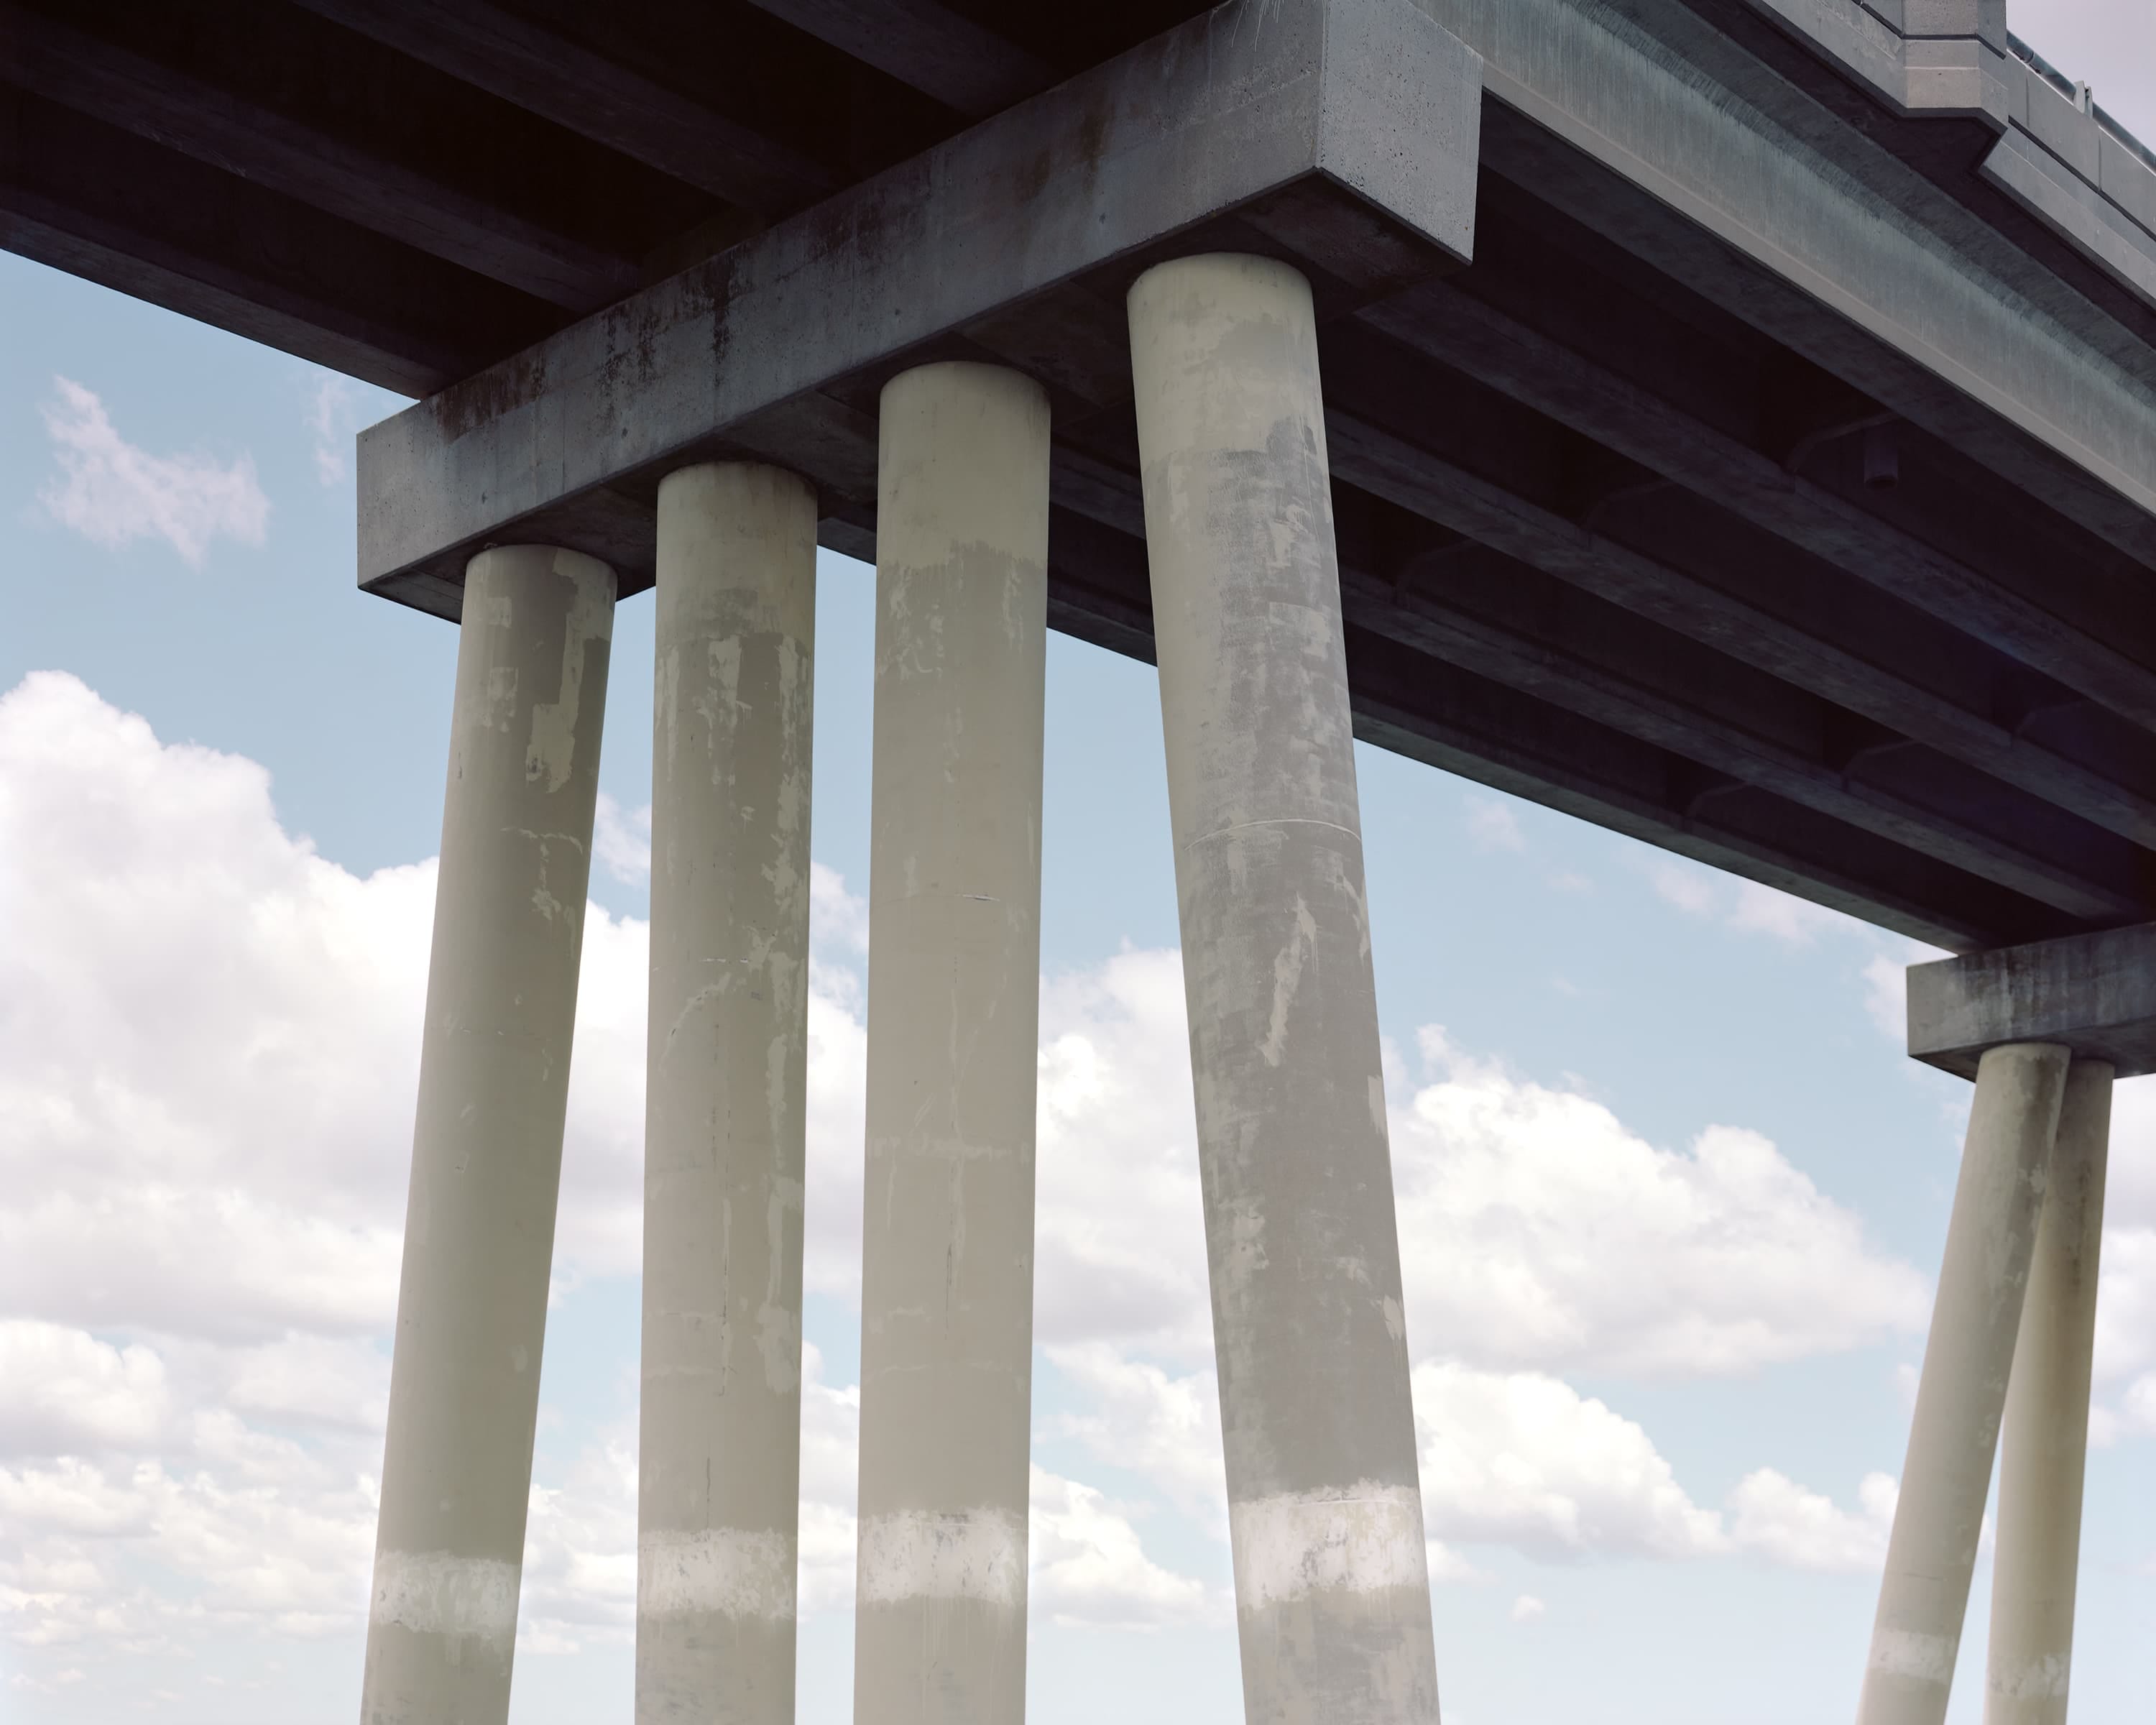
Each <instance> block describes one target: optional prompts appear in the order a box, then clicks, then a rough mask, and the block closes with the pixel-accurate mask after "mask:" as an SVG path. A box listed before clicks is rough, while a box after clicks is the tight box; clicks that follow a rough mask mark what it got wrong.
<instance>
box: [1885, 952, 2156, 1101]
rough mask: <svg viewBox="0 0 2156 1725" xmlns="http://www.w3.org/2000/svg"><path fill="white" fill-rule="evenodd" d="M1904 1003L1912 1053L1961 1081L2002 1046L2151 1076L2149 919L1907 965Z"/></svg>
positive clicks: (2154, 1025) (2154, 1002) (2154, 1004)
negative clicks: (2057, 1050) (2047, 1051)
mask: <svg viewBox="0 0 2156 1725" xmlns="http://www.w3.org/2000/svg"><path fill="white" fill-rule="evenodd" d="M1908 1000H1909V1005H1908V1012H1909V1054H1910V1057H1911V1058H1912V1059H1913V1060H1922V1061H1924V1062H1925V1063H1926V1064H1927V1065H1933V1066H1939V1067H1943V1069H1945V1070H1947V1071H1949V1072H1958V1073H1960V1074H1961V1075H1962V1076H1963V1077H1964V1078H1968V1077H1973V1076H1974V1075H1975V1072H1976V1062H1977V1057H1978V1056H1979V1055H1981V1054H1982V1053H1983V1052H1984V1050H1986V1049H1987V1048H1995V1047H1997V1046H1998V1045H1999V1044H2001V1043H2006V1042H2057V1043H2063V1044H2064V1045H2066V1047H2068V1048H2070V1049H2071V1050H2073V1051H2074V1052H2075V1053H2076V1055H2081V1056H2082V1057H2083V1058H2085V1059H2088V1060H2105V1061H2108V1062H2109V1063H2110V1064H2111V1065H2112V1067H2113V1069H2114V1070H2116V1071H2117V1076H2119V1077H2121V1078H2133V1077H2137V1076H2139V1075H2141V1074H2142V1073H2144V1072H2156V922H2143V923H2141V924H2139V925H2138V926H2136V927H2132V928H2112V929H2106V930H2104V931H2103V932H2101V933H2097V934H2076V935H2068V936H2066V937H2064V938H2063V939H2060V940H2051V941H2036V942H2031V943H2030V944H2029V945H2027V946H2023V947H1997V948H1994V950H1993V951H1991V952H1972V953H1969V955H1967V956H1966V957H1960V958H1942V959H1939V960H1938V961H1936V962H1935V963H1930V964H1912V965H1911V966H1910V967H1909V994H1908Z"/></svg>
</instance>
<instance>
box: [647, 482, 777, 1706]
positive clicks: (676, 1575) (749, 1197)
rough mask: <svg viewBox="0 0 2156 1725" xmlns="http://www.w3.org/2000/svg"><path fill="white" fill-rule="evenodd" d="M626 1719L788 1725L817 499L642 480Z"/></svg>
mask: <svg viewBox="0 0 2156 1725" xmlns="http://www.w3.org/2000/svg"><path fill="white" fill-rule="evenodd" d="M657 599H658V613H659V614H658V649H657V676H656V680H655V684H654V697H653V723H652V732H653V736H652V768H651V1019H650V1030H649V1036H650V1042H649V1055H648V1064H647V1068H646V1071H647V1080H646V1089H645V1096H644V1393H643V1403H642V1407H641V1411H640V1419H639V1467H638V1476H637V1479H638V1486H637V1570H636V1717H637V1720H638V1722H639V1725H658V1722H660V1721H675V1720H683V1721H685V1720H694V1721H696V1722H697V1725H710V1722H711V1721H715V1720H716V1721H723V1722H726V1725H792V1722H793V1613H794V1567H795V1554H796V1548H797V1543H798V1524H799V1501H800V1495H801V1194H802V1179H803V1168H802V1158H803V1145H804V1138H805V1133H806V1129H807V1107H808V1094H807V1091H808V786H809V778H808V773H809V764H808V763H809V728H810V710H811V699H810V697H811V694H812V680H813V679H812V668H813V662H814V640H815V623H816V497H815V493H814V490H813V489H812V488H811V487H810V486H809V485H808V483H807V482H806V481H805V480H801V479H798V478H797V477H795V476H794V475H792V474H790V473H785V472H783V471H781V470H778V469H776V468H770V467H759V466H753V465H747V464H740V463H735V464H725V465H702V466H696V467H690V468H685V469H684V470H681V471H680V472H679V473H675V474H671V475H669V476H668V477H667V478H666V479H665V480H663V481H662V482H661V483H660V487H659V591H658V594H657Z"/></svg>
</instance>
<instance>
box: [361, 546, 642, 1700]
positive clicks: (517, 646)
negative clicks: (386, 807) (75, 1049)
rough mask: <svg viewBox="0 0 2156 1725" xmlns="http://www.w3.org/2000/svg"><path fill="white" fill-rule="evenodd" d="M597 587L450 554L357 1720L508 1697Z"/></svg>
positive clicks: (578, 892)
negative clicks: (425, 944)
mask: <svg viewBox="0 0 2156 1725" xmlns="http://www.w3.org/2000/svg"><path fill="white" fill-rule="evenodd" d="M613 600H614V578H613V571H612V570H610V569H608V567H606V565H605V564H603V563H601V562H597V561H595V560H594V559H593V558H591V557H584V556H582V555H580V554H579V553H577V552H570V551H558V550H555V549H553V548H552V547H546V546H533V545H519V546H507V547H500V548H498V549H495V550H490V551H485V552H481V553H480V555H479V556H478V557H475V558H473V559H472V561H471V564H470V567H469V569H468V570H467V572H466V573H465V598H464V626H463V632H462V634H461V636H460V638H459V644H458V649H457V680H456V699H455V706H454V716H453V717H452V720H451V726H450V733H449V795H448V798H447V800H446V803H445V806H444V810H443V815H442V856H441V865H440V873H439V877H438V880H437V883H436V886H435V896H434V954H433V957H432V960H431V963H430V965H429V973H428V982H427V1011H426V1024H425V1030H424V1034H423V1042H422V1045H421V1053H420V1059H419V1102H418V1124H417V1127H416V1130H415V1132H414V1133H413V1147H412V1186H411V1196H410V1200H409V1204H408V1209H407V1210H406V1214H405V1225H404V1268H403V1285H402V1286H401V1288H400V1289H399V1291H398V1302H397V1342H396V1353H395V1356H394V1360H393V1364H392V1367H391V1373H390V1387H389V1431H388V1446H387V1450H386V1453H385V1455H384V1457H383V1461H382V1508H381V1515H380V1522H379V1525H378V1530H377V1537H376V1545H375V1555H374V1588H373V1595H372V1608H371V1612H370V1620H369V1623H368V1626H367V1665H366V1675H365V1679H364V1682H365V1688H364V1692H363V1698H362V1704H361V1710H360V1717H361V1718H362V1721H363V1722H364V1725H434V1722H437V1721H443V1720H456V1721H458V1722H459V1725H499V1722H500V1721H502V1720H503V1719H505V1718H506V1717H507V1715H508V1712H509V1679H510V1664H511V1656H512V1655H513V1653H514V1651H515V1647H516V1599H517V1590H518V1585H519V1582H520V1580H521V1574H522V1567H523V1559H524V1520H525V1510H526V1503H527V1501H528V1499H529V1497H530V1495H531V1443H532V1434H533V1430H534V1426H535V1425H536V1420H537V1415H538V1407H539V1358H540V1347H541V1343H542V1339H543V1337H544V1332H545V1329H546V1322H547V1278H548V1274H549V1271H550V1270H551V1267H552V1258H553V1249H554V1212H555V1201H556V1199H557V1195H558V1193H559V1190H560V1186H561V1171H562V1117H563V1111H564V1107H565V1106H566V1103H567V1095H568V1083H569V1047H570V1033H571V1029H572V1025H573V1024H574V1021H575V1018H576V1006H577V962H578V959H579V957H580V956H581V952H582V948H583V930H584V888H585V886H586V882H587V880H588V875H589V871H590V855H591V842H592V815H593V805H594V803H595V801H596V799H597V797H598V764H599V734H600V723H601V720H602V717H603V713H604V711H605V706H606V685H607V659H608V646H609V644H610V641H611V639H612V634H613Z"/></svg>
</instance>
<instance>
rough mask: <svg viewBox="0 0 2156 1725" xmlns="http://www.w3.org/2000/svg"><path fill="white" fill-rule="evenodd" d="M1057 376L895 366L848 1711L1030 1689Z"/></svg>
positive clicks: (939, 1719)
mask: <svg viewBox="0 0 2156 1725" xmlns="http://www.w3.org/2000/svg"><path fill="white" fill-rule="evenodd" d="M1048 439H1049V413H1048V399H1047V397H1046V396H1045V393H1043V392H1042V391H1041V389H1040V388H1039V386H1038V385H1036V384H1034V383H1033V382H1029V381H1028V380H1027V379H1026V378H1024V377H1020V376H1019V374H1018V373H1017V372H1010V371H1005V370H1003V369H1001V368H998V367H990V366H979V365H968V364H954V365H932V366H925V367H920V368H918V369H916V370H914V371H911V372H903V373H901V375H900V376H899V377H896V378H894V379H893V380H892V381H891V383H890V384H889V385H888V386H887V387H886V388H885V390H884V392H883V402H882V422H881V439H880V501H879V505H878V511H877V513H878V526H879V528H880V531H879V534H878V539H877V562H876V677H875V764H874V768H873V778H874V793H873V794H874V808H873V812H872V815H871V829H870V865H869V866H870V874H869V930H870V954H869V999H868V1106H867V1138H868V1143H867V1153H868V1177H867V1197H866V1215H865V1225H864V1229H863V1235H864V1238H863V1241H862V1259H861V1456H860V1557H859V1571H858V1582H859V1598H858V1601H857V1607H856V1617H855V1655H854V1709H855V1711H854V1717H855V1719H856V1721H858V1722H860V1725H1017V1722H1018V1721H1019V1719H1020V1718H1022V1717H1023V1716H1024V1707H1025V1599H1026V1507H1027V1485H1028V1477H1029V1469H1028V1463H1029V1449H1030V1441H1031V1435H1032V1434H1031V1413H1032V1394H1033V1371H1032V1366H1033V1189H1034V1173H1033V1148H1034V1063H1035V1059H1036V1053H1035V1041H1036V1037H1037V1033H1038V1029H1039V1014H1040V1003H1039V985H1040V977H1039V966H1040V797H1041V737H1042V732H1041V726H1042V696H1043V691H1044V681H1043V680H1044V677H1045V664H1046V659H1045V654H1046V641H1047V605H1048V570H1047V558H1048Z"/></svg>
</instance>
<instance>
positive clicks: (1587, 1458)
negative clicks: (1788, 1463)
mask: <svg viewBox="0 0 2156 1725" xmlns="http://www.w3.org/2000/svg"><path fill="white" fill-rule="evenodd" d="M1414 1400H1415V1425H1416V1426H1417V1428H1418V1430H1419V1431H1420V1433H1421V1435H1422V1445H1423V1448H1422V1493H1423V1514H1424V1518H1425V1520H1426V1521H1427V1522H1428V1523H1429V1525H1430V1531H1431V1532H1432V1533H1434V1534H1435V1535H1436V1536H1438V1537H1439V1538H1442V1539H1444V1540H1446V1541H1448V1542H1451V1543H1458V1544H1502V1545H1508V1546H1511V1547H1512V1548H1515V1549H1517V1550H1520V1551H1524V1552H1527V1553H1530V1554H1532V1555H1534V1556H1537V1557H1542V1558H1556V1559H1560V1560H1561V1559H1566V1558H1578V1557H1584V1556H1588V1555H1590V1554H1592V1555H1597V1556H1603V1555H1613V1554H1614V1555H1629V1556H1637V1557H1655V1558H1698V1557H1711V1556H1714V1555H1717V1554H1718V1553H1722V1552H1723V1551H1725V1550H1727V1548H1728V1542H1727V1538H1725V1536H1724V1535H1723V1533H1722V1525H1721V1519H1720V1517H1717V1515H1716V1514H1715V1513H1714V1512H1712V1510H1706V1509H1702V1508H1701V1507H1699V1506H1698V1505H1697V1504H1696V1503H1694V1502H1692V1501H1691V1498H1690V1497H1687V1496H1686V1493H1685V1491H1684V1489H1683V1487H1681V1486H1679V1485H1678V1484H1677V1481H1676V1475H1675V1473H1674V1472H1673V1471H1671V1467H1670V1465H1669V1463H1668V1462H1667V1461H1665V1460H1663V1458H1662V1456H1661V1454H1660V1452H1659V1451H1657V1450H1655V1446H1654V1445H1653V1444H1652V1443H1651V1442H1650V1440H1649V1439H1648V1437H1647V1435H1646V1433H1645V1431H1643V1430H1640V1427H1639V1426H1637V1425H1635V1424H1633V1422H1632V1421H1630V1420H1626V1419H1624V1418H1622V1417H1621V1416H1620V1415H1619V1414H1615V1413H1613V1412H1612V1411H1611V1410H1610V1409H1609V1407H1608V1406H1607V1405H1605V1404H1604V1403H1602V1402H1600V1401H1597V1400H1594V1399H1590V1398H1588V1397H1584V1396H1582V1395H1581V1394H1579V1393H1578V1391H1577V1390H1575V1389H1573V1388H1572V1386H1571V1385H1569V1384H1565V1383H1563V1382H1562V1381H1560V1380H1559V1379H1558V1378H1550V1377H1546V1376H1544V1375H1543V1374H1542V1373H1535V1372H1512V1373H1497V1372H1482V1371H1477V1370H1476V1369H1474V1368H1472V1367H1469V1366H1463V1365H1457V1364H1442V1365H1439V1364H1430V1365H1422V1366H1418V1367H1416V1368H1415V1372H1414Z"/></svg>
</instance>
